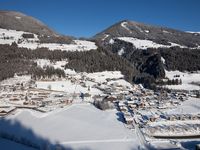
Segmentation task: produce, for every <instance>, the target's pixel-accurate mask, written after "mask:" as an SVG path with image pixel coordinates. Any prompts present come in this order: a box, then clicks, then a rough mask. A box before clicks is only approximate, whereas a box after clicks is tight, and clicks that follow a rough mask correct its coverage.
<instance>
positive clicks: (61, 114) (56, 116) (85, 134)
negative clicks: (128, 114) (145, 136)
mask: <svg viewBox="0 0 200 150" xmlns="http://www.w3.org/2000/svg"><path fill="white" fill-rule="evenodd" d="M0 128H1V131H4V132H6V133H9V134H10V135H14V136H16V137H24V138H26V139H28V140H30V141H32V142H35V143H38V142H40V143H41V141H44V140H41V139H46V141H49V143H51V144H52V145H56V144H59V145H61V146H64V147H67V148H69V147H70V148H71V149H75V150H76V149H88V150H90V149H91V150H92V149H95V150H102V149H104V150H110V149H115V150H122V149H123V150H134V149H138V148H139V147H140V142H139V140H138V139H137V136H136V133H135V131H131V130H129V129H127V128H126V127H125V126H124V124H123V123H122V122H119V120H118V118H117V115H116V111H115V110H111V111H100V110H98V109H96V108H95V107H94V106H93V105H90V104H73V105H71V106H68V107H66V108H64V109H60V110H56V111H53V112H50V113H49V114H48V115H45V116H44V115H41V114H40V113H38V112H33V111H30V110H20V111H19V112H18V113H16V114H15V115H12V116H9V117H6V118H5V119H4V120H3V119H1V122H0ZM0 144H1V145H2V142H1V143H0ZM1 145H0V146H1ZM41 145H44V143H41Z"/></svg>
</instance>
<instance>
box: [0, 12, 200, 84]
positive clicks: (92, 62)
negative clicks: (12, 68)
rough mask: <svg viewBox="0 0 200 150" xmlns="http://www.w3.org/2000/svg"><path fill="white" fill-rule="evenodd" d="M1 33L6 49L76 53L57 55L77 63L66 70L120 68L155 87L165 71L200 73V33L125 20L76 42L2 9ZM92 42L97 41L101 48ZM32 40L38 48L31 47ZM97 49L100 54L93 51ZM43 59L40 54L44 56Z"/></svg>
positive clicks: (138, 81) (29, 19)
mask: <svg viewBox="0 0 200 150" xmlns="http://www.w3.org/2000/svg"><path fill="white" fill-rule="evenodd" d="M5 29H9V30H10V31H5ZM0 31H1V32H2V33H0V42H1V43H0V45H1V44H10V45H11V43H12V42H16V44H17V45H18V47H23V48H31V49H35V48H36V47H37V49H38V48H42V47H43V46H44V47H46V48H49V49H50V50H53V49H56V50H62V51H65V50H66V51H70V50H71V52H70V53H67V54H66V53H65V52H57V53H56V54H57V55H58V56H59V57H57V55H56V59H62V58H67V59H69V60H70V59H71V61H69V62H68V64H67V65H66V66H67V67H69V68H71V69H75V70H77V71H89V72H94V71H103V70H120V71H122V72H123V73H124V74H125V76H126V77H127V78H128V79H129V81H133V82H136V83H145V84H146V83H148V84H149V83H154V82H155V80H157V79H161V78H164V77H165V70H180V71H196V70H200V34H199V33H195V32H183V31H179V30H174V29H170V28H166V27H158V26H153V25H147V24H143V23H138V22H133V21H129V20H123V21H121V22H118V23H116V24H114V25H112V26H111V27H109V28H107V29H105V30H104V31H102V32H100V33H98V34H96V35H95V36H93V37H91V38H90V39H88V40H89V41H85V40H76V39H75V38H74V37H72V36H64V35H60V34H58V33H56V32H55V31H53V30H52V29H50V28H49V27H48V26H47V25H45V24H44V23H42V22H41V21H39V20H37V19H35V18H33V17H30V16H27V15H25V14H22V13H19V12H14V11H0ZM19 31H23V32H19ZM4 32H6V33H4ZM23 33H24V34H25V36H27V34H33V35H34V36H33V39H32V40H31V39H30V35H28V36H29V37H28V38H24V37H22V36H24V35H23ZM6 34H7V35H6ZM9 35H10V37H9ZM27 39H28V40H27ZM92 41H93V42H95V43H96V45H97V47H96V48H95V46H94V45H95V44H94V43H92ZM9 42H11V43H9ZM26 42H28V44H27V43H26ZM31 42H32V43H33V44H37V45H38V46H35V47H34V46H32V47H31ZM38 42H39V43H40V44H38ZM56 43H57V45H56ZM48 44H50V45H48ZM59 44H60V45H59ZM24 45H25V46H24ZM27 45H28V46H27ZM4 47H5V46H4ZM92 49H96V51H90V50H92ZM22 51H23V53H24V50H22ZM85 51H87V52H85ZM30 53H33V52H30ZM51 53H53V52H50V51H48V53H47V55H48V57H47V58H51V59H54V57H55V53H54V54H51ZM61 53H62V54H61ZM31 55H32V54H31ZM34 55H35V54H34ZM39 55H40V54H39V53H38V54H37V55H35V56H36V57H37V58H38V57H40V58H43V57H42V56H39ZM41 55H43V54H41ZM51 55H54V56H52V57H51ZM86 55H87V56H86ZM43 56H44V55H43ZM6 57H7V55H6ZM29 57H30V56H28V57H27V58H28V59H29ZM44 57H45V56H44ZM27 58H26V59H27ZM20 59H21V58H20ZM5 60H6V59H5ZM125 66H126V67H125ZM3 68H4V67H3ZM0 69H1V68H0ZM130 74H131V75H130ZM147 86H148V85H147Z"/></svg>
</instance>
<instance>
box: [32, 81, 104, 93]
mask: <svg viewBox="0 0 200 150" xmlns="http://www.w3.org/2000/svg"><path fill="white" fill-rule="evenodd" d="M36 85H37V88H39V89H46V90H49V89H50V90H53V91H62V92H66V93H88V92H89V93H90V94H91V95H98V94H101V93H102V92H101V91H100V90H98V89H96V88H91V90H90V91H88V88H87V87H83V86H81V85H80V84H78V83H72V82H71V81H69V80H63V81H37V82H36Z"/></svg>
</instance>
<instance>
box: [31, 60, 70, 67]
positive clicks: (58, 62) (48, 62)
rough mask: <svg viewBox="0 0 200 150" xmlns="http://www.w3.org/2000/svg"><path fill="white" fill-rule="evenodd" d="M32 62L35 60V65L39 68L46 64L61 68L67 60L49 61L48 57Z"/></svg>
mask: <svg viewBox="0 0 200 150" xmlns="http://www.w3.org/2000/svg"><path fill="white" fill-rule="evenodd" d="M34 62H36V63H37V65H38V66H40V67H41V68H44V67H46V66H52V67H54V68H55V69H63V68H64V66H65V65H66V64H67V60H61V61H55V62H51V61H50V60H49V59H36V60H34Z"/></svg>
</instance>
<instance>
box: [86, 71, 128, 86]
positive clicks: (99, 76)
mask: <svg viewBox="0 0 200 150" xmlns="http://www.w3.org/2000/svg"><path fill="white" fill-rule="evenodd" d="M87 77H89V78H92V79H95V81H96V82H98V83H103V82H106V79H119V78H124V76H123V75H122V74H121V72H120V71H103V72H95V73H89V74H88V75H87Z"/></svg>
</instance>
